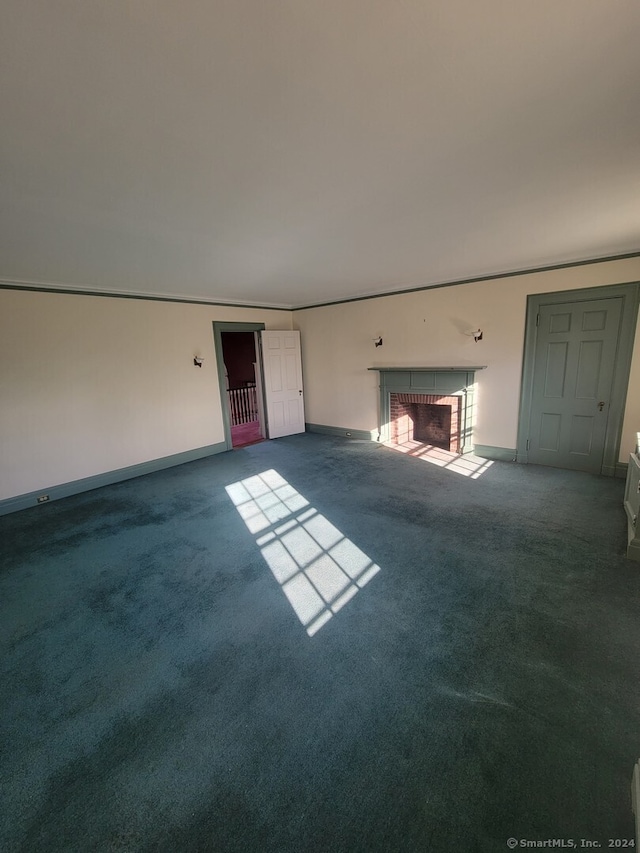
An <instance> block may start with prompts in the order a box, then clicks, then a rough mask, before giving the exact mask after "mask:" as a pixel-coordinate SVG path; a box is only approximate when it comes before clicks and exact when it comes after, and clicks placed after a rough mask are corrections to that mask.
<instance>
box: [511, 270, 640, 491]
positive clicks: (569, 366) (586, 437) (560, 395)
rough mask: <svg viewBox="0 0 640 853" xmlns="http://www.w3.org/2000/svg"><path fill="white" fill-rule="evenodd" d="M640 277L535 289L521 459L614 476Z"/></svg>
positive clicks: (524, 388)
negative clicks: (546, 290)
mask: <svg viewBox="0 0 640 853" xmlns="http://www.w3.org/2000/svg"><path fill="white" fill-rule="evenodd" d="M638 290H639V286H638V285H637V284H630V285H613V286H610V287H597V288H590V289H587V290H575V291H564V292H558V293H545V294H536V295H535V296H530V297H529V300H528V308H527V332H526V338H525V352H524V365H523V379H522V396H521V405H520V426H519V432H518V451H517V459H518V461H519V462H532V463H534V464H540V465H550V466H552V467H556V468H569V469H572V470H576V471H587V472H590V473H595V474H605V475H608V476H614V475H615V473H616V465H617V461H618V456H619V452H620V438H621V432H622V421H623V417H624V406H625V401H626V392H627V385H628V381H629V370H630V366H631V355H632V347H633V339H634V333H635V327H636V317H637V312H638Z"/></svg>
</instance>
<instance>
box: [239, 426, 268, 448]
mask: <svg viewBox="0 0 640 853" xmlns="http://www.w3.org/2000/svg"><path fill="white" fill-rule="evenodd" d="M262 440H263V438H262V436H261V435H260V422H259V421H251V422H250V423H248V424H239V425H238V426H232V427H231V444H232V445H233V446H234V447H244V446H245V445H246V444H255V443H256V442H257V441H262Z"/></svg>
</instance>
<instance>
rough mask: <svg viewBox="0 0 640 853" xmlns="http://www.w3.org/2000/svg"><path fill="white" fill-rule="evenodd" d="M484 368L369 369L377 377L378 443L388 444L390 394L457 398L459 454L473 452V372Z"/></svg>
mask: <svg viewBox="0 0 640 853" xmlns="http://www.w3.org/2000/svg"><path fill="white" fill-rule="evenodd" d="M485 368H486V365H472V366H467V365H465V366H462V367H440V366H433V367H369V368H368V370H377V371H378V373H379V374H380V428H379V437H378V440H379V441H383V442H384V441H389V437H390V430H389V420H390V397H391V394H401V393H413V394H424V395H427V396H432V395H434V394H435V395H442V396H460V397H462V398H463V400H462V415H461V424H460V445H461V448H460V449H461V452H462V453H470V452H471V451H473V435H472V431H473V420H474V389H475V373H476V370H484V369H485Z"/></svg>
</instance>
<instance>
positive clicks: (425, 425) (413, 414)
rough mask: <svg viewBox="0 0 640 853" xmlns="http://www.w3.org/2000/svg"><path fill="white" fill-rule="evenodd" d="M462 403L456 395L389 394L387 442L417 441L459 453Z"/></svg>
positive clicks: (460, 398)
mask: <svg viewBox="0 0 640 853" xmlns="http://www.w3.org/2000/svg"><path fill="white" fill-rule="evenodd" d="M462 401H463V398H462V396H460V395H456V396H442V395H440V394H402V393H395V392H393V393H391V394H390V395H389V416H390V441H391V442H393V444H403V443H404V442H405V441H420V442H423V443H424V444H432V445H433V446H434V447H442V448H443V449H444V450H451V451H452V452H453V453H460V421H461V414H462Z"/></svg>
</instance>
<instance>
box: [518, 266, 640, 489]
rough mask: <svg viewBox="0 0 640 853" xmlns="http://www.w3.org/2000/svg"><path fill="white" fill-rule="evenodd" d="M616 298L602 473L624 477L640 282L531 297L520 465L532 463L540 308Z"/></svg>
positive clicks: (522, 390) (520, 421) (522, 388)
mask: <svg viewBox="0 0 640 853" xmlns="http://www.w3.org/2000/svg"><path fill="white" fill-rule="evenodd" d="M615 297H622V314H621V319H620V331H619V335H618V343H617V348H616V355H615V362H614V369H613V370H614V373H613V386H612V388H611V396H610V400H609V415H608V418H607V430H606V433H605V438H604V453H603V456H602V467H601V469H600V473H601V474H603V475H604V476H606V477H614V476H616V474H617V475H618V476H620V477H623V476H624V466H620V465H619V464H618V457H619V455H620V442H621V438H622V423H623V419H624V411H625V404H626V401H627V389H628V387H629V373H630V370H631V358H632V356H633V343H634V337H635V332H636V325H637V317H638V305H639V300H640V282H632V283H630V284H611V285H603V286H601V287H588V288H582V289H580V290H559V291H555V292H553V293H534V294H530V295H529V296H528V297H527V316H526V326H525V337H524V352H523V358H522V379H521V383H520V408H519V416H518V440H517V445H516V462H525V463H526V462H528V461H529V453H528V450H527V446H528V441H529V429H530V424H531V401H532V397H533V371H534V367H535V350H536V342H537V328H538V327H537V323H536V321H537V316H538V314H539V312H540V307H541V306H542V305H549V304H556V303H562V302H588V301H589V300H594V299H611V298H615Z"/></svg>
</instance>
